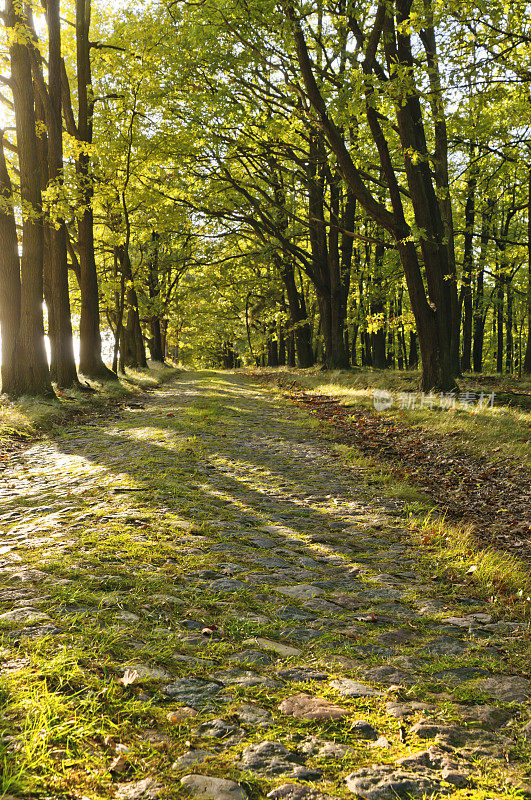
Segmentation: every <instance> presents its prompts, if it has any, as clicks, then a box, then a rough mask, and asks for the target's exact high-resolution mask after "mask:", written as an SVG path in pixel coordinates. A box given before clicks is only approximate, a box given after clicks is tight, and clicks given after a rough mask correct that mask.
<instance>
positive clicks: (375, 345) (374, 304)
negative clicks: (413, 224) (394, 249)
mask: <svg viewBox="0 0 531 800" xmlns="http://www.w3.org/2000/svg"><path fill="white" fill-rule="evenodd" d="M383 255H384V248H383V246H382V245H380V244H377V245H376V247H375V250H374V279H373V282H372V287H371V301H370V314H371V317H372V318H373V325H374V324H375V322H374V318H375V317H377V318H380V321H381V327H379V328H378V330H376V331H375V332H374V333H371V349H372V364H373V366H374V367H376V368H377V369H385V367H386V366H387V358H386V353H385V323H384V320H385V300H384V296H383V291H382V262H383Z"/></svg>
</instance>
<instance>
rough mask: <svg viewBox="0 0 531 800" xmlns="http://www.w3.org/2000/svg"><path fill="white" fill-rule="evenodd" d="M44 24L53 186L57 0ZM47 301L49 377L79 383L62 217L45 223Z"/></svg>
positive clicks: (59, 173)
mask: <svg viewBox="0 0 531 800" xmlns="http://www.w3.org/2000/svg"><path fill="white" fill-rule="evenodd" d="M46 12H47V13H46V18H47V23H48V39H49V56H48V93H47V94H48V96H47V101H46V102H45V115H46V127H47V130H48V177H49V180H50V181H51V182H52V183H53V184H55V185H57V186H59V187H60V186H62V184H63V121H62V114H61V23H60V12H59V0H47V8H46ZM48 241H49V276H50V300H51V312H52V319H53V327H52V331H53V336H52V340H51V346H52V364H53V378H54V380H55V381H56V382H57V385H58V386H60V387H61V388H68V387H70V386H79V381H78V378H77V371H76V362H75V358H74V343H73V337H72V318H71V313H70V298H69V289H68V256H67V248H66V226H65V221H64V219H62V218H58V219H56V220H52V221H51V224H50V225H49V226H48Z"/></svg>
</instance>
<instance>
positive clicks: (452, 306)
mask: <svg viewBox="0 0 531 800" xmlns="http://www.w3.org/2000/svg"><path fill="white" fill-rule="evenodd" d="M283 7H284V11H285V13H286V16H287V17H288V19H289V22H290V25H291V28H292V32H293V36H294V39H295V46H296V51H297V57H298V62H299V67H300V70H301V75H302V80H303V83H304V87H305V90H306V94H307V97H308V101H309V103H310V104H311V106H312V108H313V110H314V112H315V115H316V117H317V123H318V125H319V127H320V129H321V130H322V131H323V132H324V135H325V136H326V138H327V140H328V143H329V145H330V148H331V149H332V151H333V152H334V154H335V156H336V158H337V162H338V165H339V168H340V169H341V171H342V174H343V177H344V179H345V181H346V183H347V185H348V187H349V189H350V190H351V192H352V194H353V195H354V197H356V199H357V201H358V202H359V203H360V204H361V205H362V206H363V207H364V208H365V210H366V212H367V213H368V214H369V216H370V217H372V219H374V220H375V221H376V222H377V223H378V224H379V225H380V226H381V227H383V228H384V229H385V230H387V231H389V232H390V233H391V234H392V235H393V237H394V239H395V242H396V247H397V251H398V253H399V256H400V259H401V262H402V265H403V268H404V273H405V276H406V282H407V287H408V292H409V295H410V300H411V307H412V311H413V314H414V316H415V320H416V326H417V332H418V335H419V341H420V347H421V355H422V364H423V377H422V388H423V389H424V391H429V390H431V389H433V388H437V389H440V390H447V389H454V388H455V386H456V380H455V379H456V375H457V373H458V372H459V353H458V341H459V320H458V313H457V312H458V308H457V306H458V304H457V287H456V280H455V260H454V258H453V252H452V240H451V238H449V237H448V236H447V235H446V231H445V227H447V225H448V224H449V223H450V222H451V221H450V220H449V216H448V213H445V216H444V220H443V211H442V210H441V207H440V206H439V202H438V199H437V193H436V191H435V187H434V185H433V180H432V173H431V167H430V153H429V152H428V147H427V142H426V135H425V131H424V125H423V118H422V108H421V104H420V96H421V95H420V90H419V89H417V87H416V86H415V83H414V78H413V75H414V58H413V53H412V46H411V39H410V35H409V34H408V33H407V24H408V20H409V13H410V3H409V2H408V0H397V2H396V25H395V18H394V15H393V8H392V6H391V5H389V4H385V3H381V4H379V5H378V9H377V13H376V16H375V20H374V23H373V30H372V33H371V35H370V36H367V37H366V38H365V39H364V37H363V34H362V33H361V38H360V40H358V44H359V46H360V47H364V48H365V49H366V52H365V54H364V55H365V60H364V62H363V69H364V70H365V71H366V73H367V74H368V75H371V73H372V72H373V70H374V71H375V72H376V71H377V68H378V67H379V65H378V64H376V60H375V58H376V52H377V48H378V45H379V41H380V39H381V38H382V34H383V45H384V50H385V56H386V61H387V71H388V73H389V75H390V79H391V80H394V79H395V78H396V77H398V76H400V78H401V76H402V74H407V75H408V77H409V79H408V80H407V81H402V80H401V79H400V80H398V81H395V83H396V84H397V87H399V89H398V90H397V92H396V93H395V96H394V99H395V113H396V118H397V123H398V132H399V137H400V144H401V148H402V152H403V154H404V164H405V172H406V177H407V184H408V190H409V194H410V197H411V202H412V206H413V210H414V216H415V224H416V226H417V229H418V230H421V231H423V235H422V236H418V246H419V249H420V251H421V253H422V261H423V264H424V271H425V276H426V282H427V288H428V296H426V290H425V288H424V280H423V275H422V272H421V269H420V263H419V257H418V254H417V251H416V247H415V244H414V242H413V241H412V240H411V238H412V237H411V233H412V231H411V228H410V226H409V225H408V224H407V222H406V219H405V214H404V209H403V205H402V198H401V195H400V187H399V184H398V180H397V176H396V171H395V168H394V166H393V163H392V159H391V154H390V149H389V145H388V142H387V140H386V138H385V133H384V131H383V129H382V126H381V122H380V118H379V116H378V113H377V110H376V107H375V103H376V101H375V98H374V96H373V95H374V90H373V89H371V88H369V89H368V90H367V103H366V117H367V122H368V125H369V128H370V131H371V135H372V137H373V140H374V142H375V145H376V147H377V149H378V155H379V159H380V164H381V167H382V171H383V174H384V177H385V180H386V183H387V186H388V191H389V196H390V199H391V204H392V208H393V210H392V212H391V211H389V210H388V209H387V208H386V206H385V205H383V204H382V203H380V202H379V201H378V200H377V199H376V198H375V197H374V196H373V195H372V194H371V192H370V191H369V189H368V188H367V186H366V185H365V183H364V181H363V177H362V175H361V173H360V172H359V170H358V168H357V167H356V165H355V163H354V161H353V159H352V156H351V154H350V152H349V149H348V147H347V144H346V142H345V139H344V136H343V133H342V130H341V129H340V128H339V127H338V126H337V125H336V124H335V123H334V122H333V120H332V119H331V117H330V116H329V113H328V109H327V106H326V102H325V100H324V97H323V95H322V94H321V91H320V89H319V83H318V81H317V80H316V77H315V74H314V67H313V64H312V60H311V58H310V55H309V52H308V47H307V44H306V40H305V37H304V32H303V29H302V25H301V21H300V19H299V17H298V16H297V14H296V12H295V9H294V6H293V4H292V3H291V1H290V0H283ZM352 21H353V22H354V23H355V24H356V25H357V22H356V20H355V19H354V18H353V20H352ZM426 51H427V56H428V59H431V63H432V69H433V70H436V69H437V54H436V52H435V49H434V42H433V41H432V39H431V36H430V37H428V39H427V41H426ZM380 69H381V67H380ZM428 72H429V70H428ZM435 78H436V80H437V81H438V75H437V76H435ZM430 80H431V76H430ZM371 83H372V82H371V80H370V78H369V80H368V86H371ZM431 91H432V93H434V94H436V95H437V98H436V102H437V114H436V120H437V121H440V123H441V124H439V125H438V128H437V132H436V159H437V161H438V165H439V168H438V175H439V176H440V177H441V180H442V179H443V177H444V176H443V172H442V171H443V170H444V166H445V165H444V163H443V162H444V159H445V158H446V142H445V130H444V108H443V107H442V103H441V97H440V88H437V86H433V85H432V87H431ZM441 116H442V120H440V117H441ZM437 180H439V178H437ZM311 184H312V181H310V190H311ZM445 210H446V212H448V211H449V212H451V202H450V197H449V196H448V201H447V203H446V205H445ZM314 211H317V212H318V208H317V209H315V208H314V207H312V206H310V218H311V219H313V218H317V221H318V222H320V221H321V220H320V219H319V217H318V214H317V215H316V214H315V213H313V212H314ZM310 239H311V232H310ZM312 244H313V243H312Z"/></svg>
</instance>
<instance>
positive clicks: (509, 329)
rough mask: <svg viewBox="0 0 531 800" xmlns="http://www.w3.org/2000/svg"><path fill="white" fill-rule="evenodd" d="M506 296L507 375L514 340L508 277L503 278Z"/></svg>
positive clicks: (511, 290) (510, 285) (511, 296)
mask: <svg viewBox="0 0 531 800" xmlns="http://www.w3.org/2000/svg"><path fill="white" fill-rule="evenodd" d="M505 291H506V295H507V315H506V318H505V332H506V333H505V368H506V370H507V372H508V374H509V375H511V374H512V371H513V361H514V338H513V287H512V281H511V277H510V275H507V276H506V278H505Z"/></svg>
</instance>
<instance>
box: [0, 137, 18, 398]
mask: <svg viewBox="0 0 531 800" xmlns="http://www.w3.org/2000/svg"><path fill="white" fill-rule="evenodd" d="M0 327H1V331H2V392H3V393H4V394H8V395H16V394H17V393H18V367H19V364H20V359H21V354H20V345H19V330H20V259H19V255H18V241H17V229H16V223H15V213H14V210H13V188H12V186H11V179H10V177H9V173H8V171H7V165H6V159H5V154H4V137H3V134H2V135H1V136H0Z"/></svg>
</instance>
